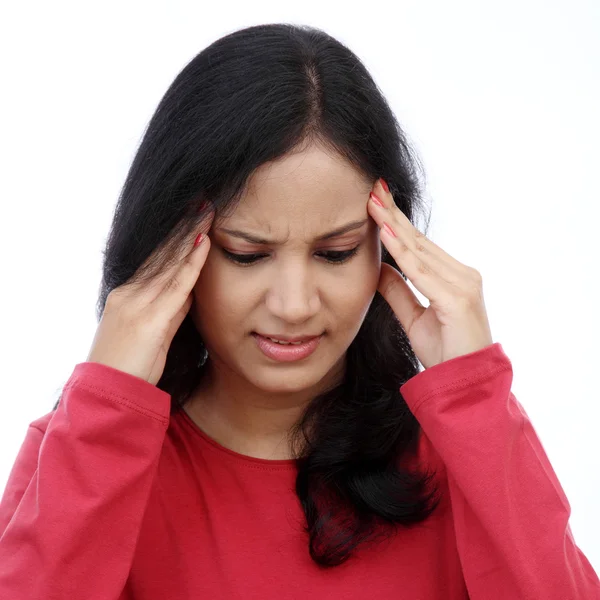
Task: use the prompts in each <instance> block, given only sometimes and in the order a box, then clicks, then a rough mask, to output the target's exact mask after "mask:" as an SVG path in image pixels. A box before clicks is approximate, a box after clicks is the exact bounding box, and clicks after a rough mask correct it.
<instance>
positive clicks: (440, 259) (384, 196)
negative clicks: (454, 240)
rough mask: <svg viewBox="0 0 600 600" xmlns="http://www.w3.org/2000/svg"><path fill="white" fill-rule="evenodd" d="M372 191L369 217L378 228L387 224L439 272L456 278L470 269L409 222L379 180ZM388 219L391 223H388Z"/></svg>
mask: <svg viewBox="0 0 600 600" xmlns="http://www.w3.org/2000/svg"><path fill="white" fill-rule="evenodd" d="M373 191H374V193H375V196H376V199H373V198H370V200H369V203H368V207H369V210H370V214H371V212H372V214H371V216H373V218H374V219H375V221H377V223H378V224H379V226H380V227H381V226H382V225H383V222H382V223H379V221H380V220H382V221H386V222H388V224H389V225H390V226H391V227H392V229H393V230H394V231H395V232H396V233H397V234H398V235H400V236H401V237H402V238H403V239H404V240H405V243H407V244H408V243H409V242H410V244H409V245H410V247H411V248H412V249H413V250H415V249H418V250H419V251H420V252H421V253H422V254H424V255H427V256H426V257H425V256H424V257H423V259H422V260H425V259H426V258H427V257H430V260H431V261H432V262H433V261H435V262H436V264H437V265H439V267H438V269H439V270H443V271H444V272H446V271H447V270H448V269H450V270H451V271H453V272H455V274H456V276H457V277H459V276H460V275H462V274H464V273H466V272H468V271H469V269H470V267H468V266H467V265H464V264H463V263H461V262H460V261H458V260H456V259H455V258H454V257H453V256H451V255H450V254H448V253H447V252H445V251H444V250H443V249H442V248H440V247H439V246H438V245H437V244H436V243H435V242H433V241H432V240H430V239H429V238H428V237H427V236H425V235H424V234H423V233H421V232H420V231H419V230H418V229H417V228H416V227H415V226H414V225H413V224H412V223H411V222H410V219H408V217H407V216H406V215H405V214H404V213H403V212H402V211H401V210H400V209H399V208H398V206H397V205H396V203H395V202H394V198H393V196H392V194H391V193H390V192H388V191H386V189H385V188H384V187H383V185H382V183H381V180H378V181H377V183H376V185H375V187H374V189H373ZM376 200H380V201H381V203H382V204H383V206H379V205H378V204H377V201H376ZM390 218H391V219H392V221H393V223H390ZM432 268H433V266H432Z"/></svg>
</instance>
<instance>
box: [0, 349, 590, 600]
mask: <svg viewBox="0 0 600 600" xmlns="http://www.w3.org/2000/svg"><path fill="white" fill-rule="evenodd" d="M512 376H513V372H512V365H511V362H510V360H509V359H508V357H507V356H506V354H505V353H504V351H503V349H502V346H501V345H500V344H499V343H495V344H492V345H490V346H488V347H486V348H484V349H482V350H479V351H477V352H473V353H471V354H468V355H464V356H460V357H457V358H455V359H452V360H450V361H447V362H444V363H441V364H439V365H436V366H434V367H431V368H429V369H427V370H425V371H422V372H420V373H419V374H417V375H416V376H414V377H412V378H411V379H410V380H409V381H407V382H406V383H405V384H404V385H403V386H402V387H401V392H402V394H403V396H404V398H405V400H406V402H407V403H408V405H409V408H410V409H411V411H412V412H413V414H414V415H415V416H416V418H417V419H418V421H419V422H420V424H421V426H422V434H421V437H420V445H419V455H418V458H419V461H422V464H428V465H432V466H433V467H434V468H436V469H437V470H438V475H441V477H440V479H439V480H438V481H439V483H440V486H441V491H442V494H443V495H444V498H445V500H444V499H442V503H441V504H440V505H439V507H438V509H437V510H436V511H435V512H434V513H433V515H432V516H431V517H430V518H429V519H428V520H426V521H424V522H423V523H421V524H419V525H418V526H416V527H415V528H413V529H410V530H404V529H399V530H398V534H397V535H396V536H394V537H392V538H391V539H389V540H388V541H386V542H385V543H384V544H381V545H374V546H367V547H363V548H362V549H361V547H360V546H359V549H358V551H357V552H356V554H355V557H354V558H351V559H350V560H349V561H347V562H346V563H344V564H342V565H341V566H338V567H334V568H332V569H330V570H327V569H320V568H319V567H318V566H317V565H316V564H315V563H313V561H312V560H311V559H310V557H309V555H308V544H307V539H306V534H304V533H303V531H302V527H303V525H304V513H303V512H302V509H301V506H300V504H299V502H298V500H297V497H296V495H295V492H294V484H295V466H294V463H293V461H291V460H266V459H258V458H252V457H248V456H244V455H242V454H238V453H236V452H233V451H231V450H229V449H227V448H225V447H223V446H221V445H220V444H218V443H217V442H216V441H214V440H212V439H211V438H209V437H208V436H207V435H206V434H205V433H204V432H202V431H201V430H200V429H199V428H198V427H197V426H196V425H195V423H194V422H193V421H192V420H191V419H190V418H189V416H188V415H187V413H185V412H184V411H180V412H178V413H176V414H175V415H173V416H170V415H169V409H170V403H171V398H170V395H169V394H167V393H166V392H164V391H162V390H160V389H158V388H157V387H156V386H154V385H151V384H150V383H148V382H146V381H144V380H142V379H139V378H137V377H134V376H132V375H129V374H127V373H124V372H122V371H119V370H117V369H113V368H111V367H107V366H105V365H101V364H98V363H92V362H84V363H79V364H77V365H76V366H75V368H74V371H73V373H72V375H71V377H70V379H69V381H68V382H67V384H66V386H65V388H64V393H63V397H62V400H61V402H60V404H59V406H58V408H57V409H56V411H54V412H51V413H49V414H47V415H45V416H43V417H41V418H39V419H37V420H35V421H33V422H32V423H31V424H30V426H29V428H28V431H27V435H26V437H25V440H24V442H23V445H22V447H21V449H20V451H19V453H18V456H17V459H16V461H15V464H14V466H13V469H12V471H11V473H10V476H9V480H8V483H7V486H6V488H5V491H4V494H3V497H2V500H1V502H0V532H1V537H0V598H1V599H3V600H9V599H10V600H42V599H43V600H59V599H60V600H65V599H69V600H79V599H86V600H134V599H135V600H154V599H156V600H167V599H168V600H180V599H181V600H183V599H192V598H193V599H200V598H206V599H210V600H216V599H220V598H223V599H227V600H236V599H244V600H248V599H256V600H258V599H260V600H268V599H271V598H273V599H277V600H280V599H282V598H298V599H302V600H305V599H306V598H307V597H308V598H310V599H311V600H321V599H328V600H330V599H332V598H335V599H344V600H346V599H347V600H352V599H357V600H358V599H360V600H363V599H364V598H365V597H367V596H368V597H370V598H376V599H377V600H392V599H393V600H399V599H400V598H410V599H411V600H437V599H439V600H442V599H443V600H459V599H460V600H465V599H467V598H469V599H470V600H517V599H520V600H529V599H531V600H534V599H535V600H584V599H585V600H596V599H599V598H600V581H599V580H598V576H597V574H596V573H595V571H594V569H593V568H592V566H591V564H590V563H589V561H588V560H587V559H586V557H585V555H584V554H583V553H582V551H581V550H580V549H579V548H578V547H577V545H576V543H575V541H574V539H573V536H572V533H571V530H570V526H569V524H568V520H569V516H570V512H571V509H570V505H569V502H568V500H567V498H566V496H565V493H564V491H563V489H562V487H561V485H560V483H559V481H558V479H557V477H556V475H555V473H554V471H553V469H552V466H551V464H550V462H549V460H548V458H547V456H546V453H545V451H544V449H543V447H542V444H541V443H540V440H539V439H538V437H537V435H536V433H535V430H534V428H533V426H532V424H531V422H530V421H529V419H528V417H527V414H526V412H525V410H524V409H523V407H522V406H521V405H520V404H519V402H518V401H517V400H516V398H515V397H514V395H513V394H512V392H511V385H512Z"/></svg>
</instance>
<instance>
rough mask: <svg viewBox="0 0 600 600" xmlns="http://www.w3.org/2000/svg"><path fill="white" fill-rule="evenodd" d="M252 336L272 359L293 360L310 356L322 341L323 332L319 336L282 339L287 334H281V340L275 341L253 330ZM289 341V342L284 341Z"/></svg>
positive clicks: (263, 351)
mask: <svg viewBox="0 0 600 600" xmlns="http://www.w3.org/2000/svg"><path fill="white" fill-rule="evenodd" d="M252 337H253V338H254V339H255V340H256V344H257V346H258V348H259V349H260V351H261V352H262V353H263V354H264V355H265V356H266V357H267V358H270V359H271V360H275V361H277V362H292V361H298V360H302V359H303V358H307V357H308V356H310V355H311V354H312V353H313V352H314V351H315V350H316V349H317V347H318V346H319V344H320V343H321V338H322V337H323V334H321V335H318V336H314V335H313V336H296V337H295V338H291V337H289V336H287V339H282V338H284V337H286V336H280V337H279V338H275V339H278V340H280V341H273V340H271V339H270V338H269V337H267V336H265V335H262V334H260V333H256V332H253V333H252ZM282 342H287V343H282Z"/></svg>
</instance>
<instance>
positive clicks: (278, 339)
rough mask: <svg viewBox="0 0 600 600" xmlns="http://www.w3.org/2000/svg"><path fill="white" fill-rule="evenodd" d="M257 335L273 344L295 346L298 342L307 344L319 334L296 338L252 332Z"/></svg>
mask: <svg viewBox="0 0 600 600" xmlns="http://www.w3.org/2000/svg"><path fill="white" fill-rule="evenodd" d="M254 333H257V334H258V335H260V336H262V337H264V338H267V339H269V340H271V341H273V342H287V343H290V344H297V343H300V342H308V341H310V340H313V339H315V338H317V337H319V336H320V335H321V334H318V335H297V336H289V335H279V334H272V335H271V334H269V333H258V332H254Z"/></svg>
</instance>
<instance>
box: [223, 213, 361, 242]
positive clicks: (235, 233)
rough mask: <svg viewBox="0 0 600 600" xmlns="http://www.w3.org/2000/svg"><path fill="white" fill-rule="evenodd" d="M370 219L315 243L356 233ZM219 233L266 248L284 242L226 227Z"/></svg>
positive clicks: (339, 230) (330, 232) (355, 222)
mask: <svg viewBox="0 0 600 600" xmlns="http://www.w3.org/2000/svg"><path fill="white" fill-rule="evenodd" d="M368 221H369V219H368V218H367V219H363V220H361V221H351V222H350V223H346V225H342V226H341V227H338V228H337V229H334V230H333V231H329V232H328V233H325V234H323V235H320V236H319V237H317V238H315V241H317V242H322V241H323V240H329V239H331V238H334V237H338V236H340V235H343V234H344V233H348V232H349V231H354V230H355V229H360V228H361V227H364V226H365V225H366V224H367V223H368ZM219 231H223V232H225V233H227V234H229V235H231V236H232V237H236V238H241V239H243V240H246V241H247V242H250V243H251V244H264V245H266V246H276V245H281V244H282V243H283V242H278V241H277V240H268V239H266V238H262V237H259V236H256V235H252V234H251V233H248V232H246V231H241V230H239V229H225V228H224V227H221V228H219Z"/></svg>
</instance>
